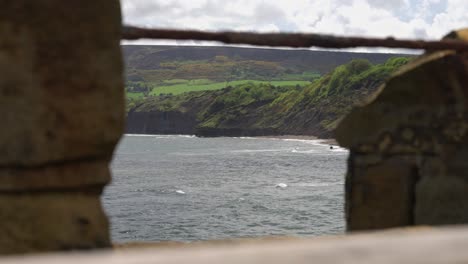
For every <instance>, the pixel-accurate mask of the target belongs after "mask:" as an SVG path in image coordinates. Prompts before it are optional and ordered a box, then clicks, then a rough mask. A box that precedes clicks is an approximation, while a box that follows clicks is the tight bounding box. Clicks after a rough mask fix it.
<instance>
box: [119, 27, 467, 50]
mask: <svg viewBox="0 0 468 264" xmlns="http://www.w3.org/2000/svg"><path fill="white" fill-rule="evenodd" d="M143 38H145V39H173V40H199V41H200V40H204V41H219V42H222V43H225V44H248V45H256V46H270V47H292V48H309V47H320V48H340V49H341V48H355V47H385V48H405V49H423V50H456V51H468V42H465V41H461V40H441V41H424V40H409V39H395V38H364V37H338V36H333V35H322V34H301V33H253V32H229V31H227V32H207V31H197V30H170V29H150V28H140V27H133V26H123V32H122V39H125V40H136V39H143Z"/></svg>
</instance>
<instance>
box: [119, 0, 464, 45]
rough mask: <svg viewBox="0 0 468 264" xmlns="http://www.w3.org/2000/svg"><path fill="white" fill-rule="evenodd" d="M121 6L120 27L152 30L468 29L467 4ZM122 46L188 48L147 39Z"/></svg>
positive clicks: (275, 0) (210, 1)
mask: <svg viewBox="0 0 468 264" xmlns="http://www.w3.org/2000/svg"><path fill="white" fill-rule="evenodd" d="M121 3H122V13H123V20H124V24H129V25H135V26H144V27H158V28H176V29H197V30H210V31H220V30H230V31H256V32H302V33H325V34H334V35H344V36H373V37H388V36H393V37H397V38H418V39H439V38H441V37H442V36H444V35H445V34H446V33H448V32H449V31H451V30H453V29H457V28H462V27H468V0H268V1H263V0H121ZM125 43H126V44H181V45H184V44H194V42H180V41H179V42H175V41H159V42H155V41H147V40H143V41H142V40H140V41H136V42H135V41H134V42H125ZM196 43H198V44H203V45H207V44H209V43H206V42H196ZM211 44H213V43H211ZM215 45H219V44H216V43H215Z"/></svg>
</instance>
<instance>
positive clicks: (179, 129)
mask: <svg viewBox="0 0 468 264" xmlns="http://www.w3.org/2000/svg"><path fill="white" fill-rule="evenodd" d="M198 124H199V122H198V121H197V117H196V113H193V112H180V111H160V110H155V111H148V112H135V111H131V112H129V113H128V115H127V133H130V134H186V135H193V134H195V133H196V127H197V125H198Z"/></svg>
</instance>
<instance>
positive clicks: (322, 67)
mask: <svg viewBox="0 0 468 264" xmlns="http://www.w3.org/2000/svg"><path fill="white" fill-rule="evenodd" d="M122 50H123V55H124V59H125V64H126V69H127V79H128V80H131V81H148V82H149V81H158V79H157V78H155V77H159V78H160V80H162V79H203V78H206V79H215V80H223V79H225V78H226V77H231V75H233V74H240V73H239V71H243V70H244V71H245V74H246V76H241V77H244V79H252V77H255V76H252V75H251V76H249V75H248V74H249V72H250V71H253V72H257V74H258V76H256V77H260V78H266V79H268V78H274V77H275V75H281V74H302V73H304V72H314V73H318V74H324V73H327V72H329V71H331V70H332V69H333V68H335V67H337V66H339V65H341V64H344V63H348V62H349V61H351V60H352V59H356V58H360V59H367V60H369V61H370V62H371V63H374V64H376V63H383V62H385V61H386V60H387V59H389V58H390V57H395V56H402V55H401V54H383V53H355V52H335V51H311V50H297V49H296V50H289V49H288V50H286V49H281V50H280V49H263V48H236V47H209V46H143V45H123V46H122ZM206 62H208V64H206ZM190 65H191V66H197V67H190ZM200 66H201V68H202V69H200ZM210 66H211V67H210ZM216 66H217V67H216ZM219 66H221V67H219ZM259 69H260V70H259ZM236 71H237V72H236ZM161 78H162V79H161Z"/></svg>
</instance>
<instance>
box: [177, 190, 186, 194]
mask: <svg viewBox="0 0 468 264" xmlns="http://www.w3.org/2000/svg"><path fill="white" fill-rule="evenodd" d="M175 192H176V193H178V194H185V192H184V191H182V190H177V191H175Z"/></svg>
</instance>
